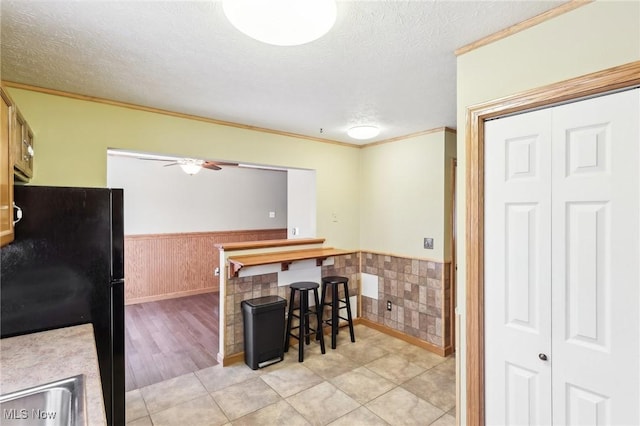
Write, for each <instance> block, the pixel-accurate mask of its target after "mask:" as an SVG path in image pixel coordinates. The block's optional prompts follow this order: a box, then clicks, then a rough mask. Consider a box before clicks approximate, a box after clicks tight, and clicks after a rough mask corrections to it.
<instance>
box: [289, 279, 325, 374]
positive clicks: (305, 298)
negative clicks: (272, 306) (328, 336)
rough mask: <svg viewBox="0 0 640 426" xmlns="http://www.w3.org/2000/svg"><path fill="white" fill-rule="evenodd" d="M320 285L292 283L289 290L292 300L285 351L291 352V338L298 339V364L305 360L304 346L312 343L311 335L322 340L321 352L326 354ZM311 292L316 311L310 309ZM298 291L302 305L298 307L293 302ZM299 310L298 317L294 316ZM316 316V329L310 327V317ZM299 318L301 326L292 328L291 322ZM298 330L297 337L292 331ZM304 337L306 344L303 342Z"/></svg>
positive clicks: (306, 282)
mask: <svg viewBox="0 0 640 426" xmlns="http://www.w3.org/2000/svg"><path fill="white" fill-rule="evenodd" d="M318 287H320V286H319V285H318V283H314V282H309V281H302V282H297V283H292V284H291V285H290V286H289V288H291V299H290V301H289V316H288V318H287V333H286V337H285V341H284V351H285V352H288V351H289V338H290V337H293V338H295V339H298V362H302V361H303V360H304V344H305V343H306V344H307V345H308V344H309V343H310V342H311V341H310V339H309V336H311V334H313V333H315V334H316V340H317V339H319V340H320V350H321V351H322V353H323V354H324V353H325V349H324V336H323V335H322V316H321V315H320V309H318V307H319V306H321V305H320V301H319V300H318ZM309 290H313V297H314V299H315V303H316V306H315V309H313V310H310V309H309ZM296 291H297V292H298V293H299V299H300V303H299V305H298V306H297V307H294V306H293V301H294V299H295V295H296ZM294 310H298V311H299V312H298V315H296V314H294V313H293V311H294ZM314 314H315V315H316V318H317V321H318V322H317V324H318V325H317V326H316V328H311V327H309V316H310V315H314ZM294 317H295V318H298V319H299V320H300V324H299V325H298V326H296V327H291V320H292V319H293V318H294ZM296 328H297V329H298V335H297V336H296V335H295V334H293V333H292V332H291V331H292V330H293V329H296ZM303 337H304V340H305V341H304V342H303V341H302V340H303V339H302V338H303Z"/></svg>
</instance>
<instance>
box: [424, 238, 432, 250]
mask: <svg viewBox="0 0 640 426" xmlns="http://www.w3.org/2000/svg"><path fill="white" fill-rule="evenodd" d="M424 248H426V249H429V250H433V238H425V239H424Z"/></svg>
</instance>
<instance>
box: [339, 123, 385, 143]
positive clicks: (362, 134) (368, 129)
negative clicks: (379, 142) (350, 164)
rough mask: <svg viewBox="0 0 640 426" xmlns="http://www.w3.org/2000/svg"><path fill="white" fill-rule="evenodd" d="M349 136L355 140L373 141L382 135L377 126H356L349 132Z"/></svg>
mask: <svg viewBox="0 0 640 426" xmlns="http://www.w3.org/2000/svg"><path fill="white" fill-rule="evenodd" d="M347 134H348V135H349V136H350V137H352V138H354V139H360V140H364V139H371V138H375V137H376V136H378V135H379V134H380V129H379V128H378V127H376V126H356V127H352V128H350V129H349V130H347Z"/></svg>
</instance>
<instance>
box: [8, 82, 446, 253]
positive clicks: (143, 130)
mask: <svg viewBox="0 0 640 426" xmlns="http://www.w3.org/2000/svg"><path fill="white" fill-rule="evenodd" d="M9 91H10V93H11V95H12V97H13V98H14V100H15V101H16V103H17V104H18V105H19V107H20V109H21V111H22V112H23V114H24V115H25V117H26V118H27V120H28V121H29V123H30V124H31V126H32V127H33V130H34V132H35V134H36V142H35V151H36V160H35V166H34V167H35V170H34V178H33V180H32V181H31V184H33V185H60V186H106V173H107V172H106V159H107V148H119V149H128V150H135V151H143V152H151V153H161V154H176V155H180V156H193V157H200V158H209V159H217V160H229V161H237V162H250V163H262V164H270V165H276V166H283V167H298V168H307V169H315V170H316V182H317V187H316V196H317V235H318V236H320V237H324V238H326V239H327V245H328V246H333V247H340V248H353V249H358V248H362V249H367V250H373V251H380V252H385V253H392V254H395V255H401V256H408V257H421V258H429V259H434V260H438V261H443V260H448V259H450V254H449V252H448V250H449V247H448V245H447V246H445V239H446V238H449V233H448V232H445V224H446V223H447V215H448V214H449V213H445V211H448V207H447V206H448V204H447V205H445V200H446V195H445V193H446V190H445V186H446V185H447V182H445V177H446V176H447V173H448V172H447V170H448V168H447V166H446V161H445V157H446V155H452V154H451V152H455V147H453V150H452V149H451V147H449V149H448V151H447V152H448V154H447V152H445V151H446V150H445V144H446V141H447V140H449V141H451V139H452V138H453V137H454V136H453V134H452V133H449V132H447V133H445V132H437V133H429V134H426V135H421V136H417V137H412V138H408V139H405V140H401V141H396V142H391V143H386V144H382V145H376V146H371V147H366V148H364V149H360V148H357V147H348V146H342V145H337V144H331V143H322V142H314V141H309V140H306V139H297V138H293V137H287V136H281V135H275V134H269V133H263V132H257V131H252V130H245V129H240V128H235V127H229V126H222V125H216V124H212V123H206V122H201V121H196V120H190V119H185V118H177V117H172V116H167V115H163V114H157V113H150V112H145V111H139V110H134V109H129V108H123V107H116V106H111V105H106V104H100V103H95V102H89V101H81V100H77V99H71V98H66V97H61V96H53V95H47V94H43V93H38V92H33V91H28V90H22V89H9ZM361 169H362V172H361ZM242 196H243V194H238V197H242ZM167 201H168V202H170V200H167ZM224 202H230V201H229V200H224ZM231 202H232V201H231ZM361 205H362V207H361ZM334 214H335V216H334ZM334 217H335V220H334ZM424 237H433V238H434V239H435V249H434V250H425V249H424V248H423V246H422V244H423V238H424Z"/></svg>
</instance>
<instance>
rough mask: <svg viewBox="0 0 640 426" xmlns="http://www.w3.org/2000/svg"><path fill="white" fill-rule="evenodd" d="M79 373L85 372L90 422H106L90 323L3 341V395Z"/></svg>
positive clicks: (0, 350)
mask: <svg viewBox="0 0 640 426" xmlns="http://www.w3.org/2000/svg"><path fill="white" fill-rule="evenodd" d="M78 374H84V375H85V383H84V386H85V397H86V405H85V407H86V412H87V424H88V425H91V426H94V425H106V417H105V411H104V401H103V399H102V385H101V382H100V370H99V367H98V356H97V353H96V346H95V340H94V337H93V326H92V325H91V324H83V325H78V326H74V327H66V328H60V329H56V330H50V331H43V332H40V333H32V334H25V335H23V336H15V337H8V338H5V339H1V340H0V394H5V393H9V392H14V391H17V390H21V389H25V388H30V387H33V386H37V385H41V384H45V383H49V382H53V381H56V380H60V379H65V378H67V377H71V376H75V375H78Z"/></svg>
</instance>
